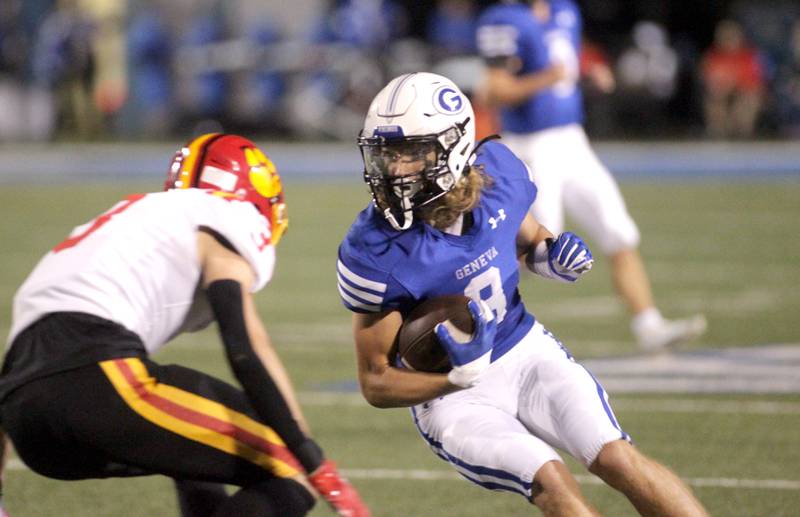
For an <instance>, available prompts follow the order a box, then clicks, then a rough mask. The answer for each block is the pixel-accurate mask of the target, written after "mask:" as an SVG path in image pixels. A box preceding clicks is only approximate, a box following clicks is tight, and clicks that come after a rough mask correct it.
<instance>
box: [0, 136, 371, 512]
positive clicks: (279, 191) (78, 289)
mask: <svg viewBox="0 0 800 517" xmlns="http://www.w3.org/2000/svg"><path fill="white" fill-rule="evenodd" d="M287 224H288V219H287V212H286V204H285V203H284V196H283V188H282V185H281V181H280V177H279V175H278V173H277V171H276V169H275V166H274V165H273V164H272V162H271V161H270V160H269V158H267V156H265V155H264V153H263V152H262V151H261V150H260V149H259V148H258V147H257V146H256V145H255V144H254V143H253V142H251V141H250V140H247V139H245V138H242V137H240V136H237V135H230V134H218V133H216V134H207V135H203V136H201V137H198V138H196V139H194V140H192V141H191V142H189V143H188V144H187V145H186V146H184V147H182V148H181V149H180V150H179V151H178V152H177V154H176V155H175V158H174V160H173V161H172V164H171V166H170V170H169V173H168V176H167V180H166V183H165V191H164V192H156V193H149V194H137V195H132V196H129V197H127V198H126V199H124V200H123V201H121V202H119V203H117V204H116V205H114V206H113V207H112V208H111V209H109V210H108V211H107V212H105V213H103V214H101V215H99V216H98V217H96V218H95V219H94V220H92V221H89V222H88V223H86V224H84V225H82V226H78V227H77V228H75V230H74V231H73V232H72V233H71V234H70V235H69V237H67V238H66V239H65V240H64V241H62V242H61V243H59V244H58V245H56V246H55V247H54V248H53V249H52V250H51V251H50V252H49V253H48V254H47V255H45V257H44V258H43V259H42V260H41V261H40V262H39V264H38V265H37V266H36V267H35V269H34V270H33V272H32V273H31V274H30V276H28V278H27V279H26V280H25V282H24V283H23V285H22V287H20V289H19V290H18V291H17V293H16V296H15V298H14V313H13V321H12V328H11V332H10V335H9V339H8V345H7V352H6V356H5V360H4V363H3V369H2V375H0V412H1V413H2V422H3V428H4V429H5V431H6V433H7V434H8V436H9V437H10V438H11V441H12V442H13V444H14V446H15V448H16V451H17V453H18V454H19V456H20V458H21V459H22V461H24V462H25V463H26V464H27V465H28V466H29V467H30V468H31V469H32V470H34V471H35V472H38V473H39V474H42V475H44V476H48V477H52V478H56V479H86V478H105V477H122V476H137V475H147V474H164V475H167V476H170V477H172V478H174V479H175V480H176V484H177V487H178V492H179V503H180V507H181V510H182V513H183V514H184V515H187V516H188V515H218V516H230V515H260V516H264V515H267V516H276V517H278V516H295V515H296V516H300V515H305V514H306V513H307V512H308V511H309V510H310V508H311V507H312V506H313V504H314V499H315V497H314V495H312V494H314V493H315V492H317V493H319V494H320V495H322V496H323V497H324V498H325V499H326V500H327V501H328V503H330V504H331V506H332V507H333V508H334V509H335V510H336V511H337V512H339V513H340V515H346V516H350V517H354V516H362V517H364V516H368V515H369V510H368V509H367V508H366V506H365V505H364V504H363V503H362V502H361V500H360V497H359V496H358V494H357V492H356V491H355V489H354V488H353V487H352V486H351V485H350V484H349V483H348V482H347V481H346V480H344V479H343V478H342V477H341V476H340V475H339V474H338V471H337V469H336V466H335V464H334V463H333V462H332V461H330V460H328V459H325V457H324V454H323V452H322V450H321V449H320V447H319V446H318V445H317V444H316V442H315V441H314V440H313V439H311V438H310V431H309V428H308V425H307V424H306V421H305V419H304V417H303V414H302V412H301V409H300V407H299V405H298V403H297V400H296V397H295V394H294V392H293V388H292V386H291V383H290V380H289V377H288V375H287V372H286V371H285V369H284V367H283V365H282V363H281V361H280V359H279V358H278V356H277V355H276V353H275V351H274V349H273V348H272V345H271V343H270V339H269V337H268V335H267V332H266V330H265V328H264V325H263V324H262V322H261V320H260V318H259V316H258V313H257V311H256V306H255V302H254V299H253V293H255V292H257V291H259V290H260V289H261V288H263V287H264V286H265V285H266V284H267V283H268V282H269V280H270V277H271V275H272V271H273V266H274V262H275V246H276V245H277V244H278V241H279V240H280V239H281V236H282V235H283V233H284V231H285V229H286V227H287ZM214 320H216V322H217V324H218V326H219V331H220V335H221V339H222V342H223V343H224V346H225V351H226V354H227V358H228V360H229V363H230V366H231V369H232V370H233V373H234V375H235V376H236V378H237V380H238V381H239V383H240V384H241V386H242V388H243V389H239V388H236V387H234V386H231V385H229V384H226V383H224V382H222V381H220V380H218V379H216V378H213V377H211V376H209V375H207V374H205V373H202V372H199V371H196V370H192V369H189V368H185V367H182V366H179V365H160V364H157V363H155V362H153V361H152V360H150V359H149V356H150V354H152V353H154V352H156V351H157V350H159V349H160V348H161V347H163V346H164V345H165V344H167V342H168V341H169V340H170V339H172V338H173V337H175V336H176V335H178V334H180V333H181V332H184V331H192V330H198V329H201V328H203V327H205V326H206V325H208V324H209V323H211V322H212V321H214ZM223 484H231V485H237V486H239V487H241V488H240V489H239V490H238V491H237V492H236V493H235V494H233V495H232V496H228V495H227V494H226V493H225V491H224V490H223ZM312 487H313V488H312Z"/></svg>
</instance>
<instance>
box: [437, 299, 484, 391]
mask: <svg viewBox="0 0 800 517" xmlns="http://www.w3.org/2000/svg"><path fill="white" fill-rule="evenodd" d="M468 307H469V312H470V313H471V314H472V319H473V321H474V322H475V332H474V333H473V334H472V335H471V336H470V335H467V334H465V333H463V332H461V331H460V330H458V329H457V328H455V327H454V326H453V325H452V324H451V323H450V322H449V321H445V322H443V323H439V324H438V325H436V328H435V329H434V330H435V332H436V337H437V338H439V342H440V343H441V344H442V346H443V347H444V348H445V350H447V355H449V356H450V363H451V364H452V365H453V369H452V370H450V372H449V373H448V374H447V380H448V381H450V382H451V383H452V384H455V385H456V386H461V387H462V388H469V387H471V386H474V385H475V384H477V382H478V381H479V380H480V377H481V375H483V372H485V371H486V369H487V368H488V367H489V364H490V363H491V361H492V347H494V336H495V334H496V333H497V321H496V320H495V319H494V313H493V312H492V309H490V308H489V306H488V305H487V304H486V302H484V301H483V300H481V301H480V302H476V301H474V300H470V302H469V304H468Z"/></svg>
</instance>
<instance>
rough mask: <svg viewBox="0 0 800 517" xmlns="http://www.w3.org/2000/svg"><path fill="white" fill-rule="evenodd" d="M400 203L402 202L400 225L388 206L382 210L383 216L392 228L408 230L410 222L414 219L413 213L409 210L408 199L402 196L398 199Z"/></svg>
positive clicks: (409, 202) (410, 206) (409, 201)
mask: <svg viewBox="0 0 800 517" xmlns="http://www.w3.org/2000/svg"><path fill="white" fill-rule="evenodd" d="M400 203H401V204H402V208H403V224H402V225H401V224H398V222H397V219H396V218H395V216H394V214H393V213H392V210H391V209H390V208H387V209H386V210H384V211H383V217H385V218H386V220H387V221H389V224H391V225H392V228H394V229H395V230H399V231H403V230H408V229H409V228H410V227H411V223H412V222H413V221H414V215H413V212H412V211H411V208H412V205H411V200H410V199H408V198H406V197H403V198H401V199H400Z"/></svg>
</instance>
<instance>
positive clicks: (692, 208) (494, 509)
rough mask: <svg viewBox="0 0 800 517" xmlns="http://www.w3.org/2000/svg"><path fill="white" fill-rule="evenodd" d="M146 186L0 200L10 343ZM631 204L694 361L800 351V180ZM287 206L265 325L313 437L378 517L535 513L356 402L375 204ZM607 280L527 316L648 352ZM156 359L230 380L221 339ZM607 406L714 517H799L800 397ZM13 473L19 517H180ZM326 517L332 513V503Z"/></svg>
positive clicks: (533, 280) (676, 190) (187, 342)
mask: <svg viewBox="0 0 800 517" xmlns="http://www.w3.org/2000/svg"><path fill="white" fill-rule="evenodd" d="M154 184H158V181H156V182H155V183H154ZM143 189H147V186H145V185H143V184H138V185H127V186H118V185H117V186H109V185H94V186H80V187H79V186H63V185H58V186H42V187H36V188H32V187H29V186H8V185H4V186H2V187H1V188H0V243H2V245H0V257H1V259H2V260H0V264H2V268H0V333H2V334H3V335H5V333H7V331H8V326H9V318H10V314H11V297H12V295H13V292H14V290H15V289H16V287H17V286H18V285H19V283H20V282H21V281H22V280H23V278H24V277H25V275H26V274H27V273H28V272H29V271H30V269H31V268H32V267H33V265H34V263H35V261H36V260H37V259H38V257H39V256H40V255H41V254H43V253H44V252H46V251H47V250H48V249H50V248H51V247H52V246H53V245H54V244H55V243H57V242H58V241H60V240H61V239H62V238H63V237H64V236H65V235H66V234H67V233H68V232H69V230H70V229H71V228H72V227H73V226H75V225H77V224H79V223H83V222H85V221H86V220H88V219H90V218H92V217H94V216H95V215H96V214H97V213H98V212H99V211H102V210H104V209H106V208H107V207H109V206H110V205H112V204H113V203H114V202H115V201H116V200H117V199H118V198H119V197H120V196H121V195H123V194H126V193H129V192H131V191H141V190H143ZM623 191H624V194H625V196H626V199H627V201H628V205H629V207H630V209H631V212H632V213H633V215H634V218H635V219H636V220H637V222H638V223H639V226H640V229H641V231H642V234H643V241H642V247H641V250H642V253H643V255H644V256H645V259H646V264H647V267H648V269H649V272H650V275H651V279H652V281H653V284H654V290H655V293H656V297H657V300H658V301H659V305H660V306H661V307H662V310H663V311H664V312H665V314H666V315H668V316H679V315H685V314H689V313H691V312H695V311H703V312H705V314H706V315H707V317H708V320H709V331H708V334H707V335H706V336H705V337H704V338H703V340H701V341H699V342H697V343H695V344H693V345H691V347H694V348H697V349H710V348H720V347H746V346H754V345H764V344H775V343H800V289H798V287H799V286H800V235H798V231H797V224H798V222H800V184H798V183H796V182H787V183H770V184H740V183H736V184H726V183H722V182H720V183H698V184H692V185H687V184H680V183H665V184H626V185H623ZM287 196H288V202H289V208H290V216H291V225H290V230H289V233H288V234H287V235H286V236H285V237H284V239H283V240H282V241H281V245H280V247H279V249H278V266H277V269H276V276H275V278H274V280H273V282H272V283H271V284H270V285H269V286H268V287H267V289H266V290H265V291H264V292H263V293H262V294H260V295H259V298H258V300H259V303H260V307H261V312H262V314H263V316H264V319H265V320H266V322H267V325H268V328H269V330H270V332H271V334H272V336H273V340H274V341H275V343H276V346H277V348H278V349H279V352H280V353H281V354H282V356H283V358H284V360H285V362H286V363H287V366H288V368H289V370H290V372H291V374H292V375H293V379H294V382H295V385H296V387H297V389H298V391H299V392H300V393H301V396H302V400H303V402H304V406H305V410H306V413H307V416H308V418H309V420H310V422H311V425H312V426H313V428H314V429H315V434H316V437H317V438H318V439H319V441H320V443H321V444H322V445H323V446H324V447H325V448H326V449H327V451H328V452H329V454H330V455H331V456H332V457H334V458H335V459H336V460H337V461H338V462H339V463H340V466H341V468H343V469H344V470H345V471H346V472H347V473H348V474H349V475H350V477H351V479H352V480H353V482H354V483H355V484H356V485H357V486H358V487H359V488H360V489H361V491H362V494H363V496H364V498H365V499H366V500H367V502H368V503H370V504H371V506H372V508H373V510H374V515H376V516H387V517H407V516H437V517H438V516H454V517H456V516H457V517H467V516H476V517H477V516H486V515H492V516H495V517H500V516H516V515H536V514H537V510H536V509H535V508H533V507H531V506H530V505H528V504H526V503H525V501H524V500H523V499H522V498H521V497H519V496H515V495H508V494H502V493H492V492H488V491H485V490H483V489H479V488H478V487H476V486H474V485H472V484H470V483H469V482H467V481H464V480H463V479H460V478H458V477H457V476H455V475H454V474H453V473H452V471H451V470H450V469H449V467H448V466H447V465H446V464H444V463H443V462H441V461H440V460H438V459H436V458H435V457H434V456H433V455H432V454H431V453H429V452H428V450H427V447H426V445H425V444H424V443H423V441H422V440H421V439H420V438H419V437H418V435H417V433H416V431H415V429H414V428H413V426H412V425H411V422H410V419H409V417H408V412H407V411H406V410H403V409H394V410H379V409H374V408H371V407H369V406H367V405H366V404H365V403H363V402H362V401H361V400H360V398H359V396H358V395H357V394H356V393H355V384H354V371H355V367H354V361H353V347H352V344H351V342H350V336H349V314H348V312H347V311H346V310H345V309H344V308H342V307H341V305H340V303H339V301H338V294H337V291H336V280H335V262H336V247H337V244H338V242H339V240H340V239H341V237H342V236H343V234H344V232H345V231H346V229H347V227H348V225H349V224H350V222H351V221H352V219H353V217H354V216H355V214H356V212H357V211H358V210H359V209H360V208H361V207H362V206H363V205H364V204H365V203H366V202H367V200H368V196H367V194H366V191H365V189H364V187H363V186H362V185H361V184H360V183H359V181H358V178H357V177H354V178H353V182H352V183H351V184H343V183H341V182H340V183H336V184H329V185H312V184H310V183H293V182H291V181H288V184H287ZM165 224H168V222H165ZM607 273H608V269H607V264H606V263H605V262H604V260H602V259H600V260H598V261H597V264H596V267H595V270H594V271H592V272H591V273H590V274H589V275H588V276H587V277H586V278H585V279H583V280H581V282H580V283H579V284H577V285H571V286H569V285H560V284H555V283H548V282H547V281H545V280H542V279H539V278H538V277H533V276H525V277H524V278H523V287H522V290H523V297H524V298H525V300H526V302H527V305H528V307H529V309H530V310H532V311H533V312H534V313H535V314H536V315H537V316H538V317H539V318H540V319H541V320H542V321H543V322H544V323H545V324H546V325H547V326H548V327H549V328H550V329H551V330H552V331H553V332H555V333H556V335H558V336H559V337H560V338H561V340H562V341H563V342H564V343H565V344H566V345H567V346H568V347H569V348H570V349H571V351H572V352H573V354H574V355H575V356H577V358H578V359H581V358H596V357H600V356H610V355H620V356H622V355H628V354H632V353H635V348H634V346H633V342H632V340H631V338H630V336H629V334H628V331H627V318H626V316H625V314H624V311H623V309H622V307H621V305H620V304H619V302H617V300H616V299H615V298H614V297H613V295H612V291H611V285H610V281H609V278H608V274H607ZM157 359H159V360H161V361H163V362H181V363H184V364H187V365H192V366H195V367H197V368H199V369H202V370H205V371H208V372H210V373H213V374H217V375H220V376H223V377H225V378H228V379H230V375H229V373H228V370H227V366H226V365H225V362H224V360H223V357H222V354H221V347H220V345H219V344H218V341H217V338H216V334H215V331H214V330H213V329H212V330H208V331H206V332H203V333H200V334H196V335H191V336H184V337H181V338H179V339H178V340H177V341H176V342H175V343H174V345H170V346H168V347H167V349H166V350H165V351H164V352H163V353H162V354H160V355H159V356H158V358H157ZM798 375H800V372H798ZM611 396H612V404H614V403H616V407H617V414H618V417H619V420H620V421H621V423H622V425H623V426H624V428H625V429H626V431H628V432H629V433H630V434H631V435H633V436H634V438H635V439H636V442H637V443H638V445H639V446H640V447H641V448H642V449H643V450H644V451H645V452H646V453H649V454H650V455H652V456H654V457H656V458H657V459H659V460H661V461H662V462H664V463H665V464H667V465H668V466H670V467H671V468H672V469H674V470H675V471H676V472H677V473H678V474H679V475H680V476H681V477H683V478H684V479H686V480H687V481H689V482H690V483H691V484H692V485H693V486H694V489H695V490H696V492H697V494H698V496H699V497H700V499H701V500H702V501H703V502H704V503H705V504H706V505H707V507H708V508H709V510H710V512H711V514H712V515H718V516H792V515H800V393H795V394H786V395H763V394H762V395H758V394H738V395H715V394H680V393H672V394H660V395H659V394H641V393H624V394H616V395H615V394H614V393H613V392H612V393H611ZM570 466H571V468H572V469H573V471H574V472H575V473H576V474H577V475H579V480H580V481H581V483H582V486H583V488H584V490H585V492H586V494H587V497H588V498H589V500H590V501H591V502H592V503H594V504H595V505H596V506H597V507H598V508H599V509H600V510H601V511H602V512H603V513H604V514H605V515H611V516H617V515H623V516H624V515H631V514H633V511H632V508H631V507H630V506H629V505H628V504H627V502H626V501H625V500H624V499H623V498H622V497H621V496H619V495H617V494H616V493H614V492H613V491H612V490H611V489H609V488H607V487H604V486H601V485H599V484H597V482H596V481H595V479H594V478H592V477H590V476H587V475H586V473H585V472H584V471H583V470H582V469H581V468H579V467H578V466H576V465H575V464H574V463H570ZM9 467H10V468H9V471H8V472H7V473H6V478H5V486H4V501H5V503H6V507H7V509H8V510H9V512H10V514H11V515H12V516H14V517H26V516H54V515H58V516H64V517H67V516H114V517H116V516H123V515H124V516H126V517H145V516H146V517H151V516H170V515H176V510H175V504H174V501H173V494H172V492H171V486H170V482H169V481H168V480H167V479H166V478H161V477H152V478H146V479H136V480H112V481H86V482H59V481H53V480H48V479H45V478H42V477H40V476H38V475H36V474H33V473H31V472H30V471H28V470H26V469H25V468H23V467H22V466H21V465H20V464H19V462H18V461H14V460H12V462H11V464H10V466H9ZM312 515H314V516H323V515H332V513H331V512H329V511H328V510H327V508H324V507H322V506H321V505H320V506H318V507H317V508H316V509H315V510H314V512H313V513H312Z"/></svg>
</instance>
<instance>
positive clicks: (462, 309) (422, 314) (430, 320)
mask: <svg viewBox="0 0 800 517" xmlns="http://www.w3.org/2000/svg"><path fill="white" fill-rule="evenodd" d="M468 302H469V298H468V297H466V296H463V295H447V296H440V297H437V298H429V299H427V300H425V301H424V302H422V303H420V304H419V305H417V306H416V307H414V309H413V310H412V311H411V313H410V314H409V315H408V317H406V319H405V320H404V321H403V325H402V326H401V327H400V331H399V332H398V333H397V342H396V343H397V357H398V359H399V360H400V362H401V363H402V364H403V366H405V367H406V368H408V369H410V370H417V371H420V372H433V373H447V372H449V371H450V369H451V368H452V366H451V365H450V358H449V357H448V355H447V351H446V350H445V349H444V347H443V346H442V345H440V344H439V339H438V338H437V337H436V333H435V332H434V331H433V329H434V327H436V325H437V324H438V323H441V322H443V321H445V320H450V323H451V324H452V325H453V326H455V328H456V329H458V330H460V331H461V332H463V333H464V334H465V335H471V334H472V333H473V332H474V331H475V322H474V321H473V320H472V314H471V313H470V312H469V307H467V303H468ZM454 337H456V336H454Z"/></svg>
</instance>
